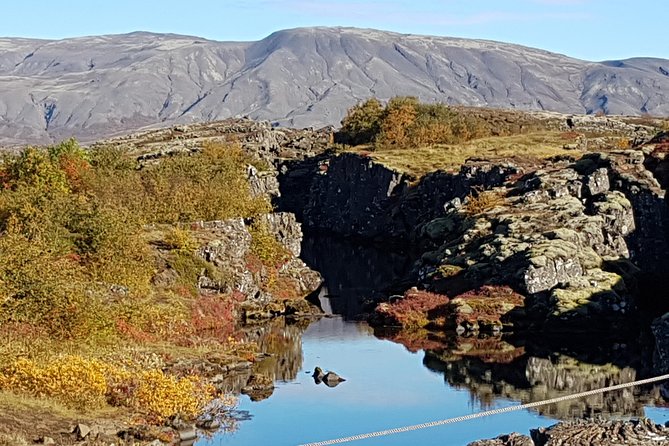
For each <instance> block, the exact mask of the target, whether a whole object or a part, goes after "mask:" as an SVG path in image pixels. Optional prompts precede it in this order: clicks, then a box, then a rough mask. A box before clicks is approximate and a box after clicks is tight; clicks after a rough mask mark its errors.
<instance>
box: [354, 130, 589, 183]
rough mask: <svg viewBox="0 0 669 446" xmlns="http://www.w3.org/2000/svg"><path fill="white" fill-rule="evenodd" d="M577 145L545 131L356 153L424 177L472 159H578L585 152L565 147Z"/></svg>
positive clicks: (568, 137) (361, 149)
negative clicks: (565, 157) (457, 142)
mask: <svg viewBox="0 0 669 446" xmlns="http://www.w3.org/2000/svg"><path fill="white" fill-rule="evenodd" d="M573 144H575V135H574V134H571V133H564V132H558V131H554V132H551V131H543V132H535V133H529V134H521V135H512V136H494V137H488V138H480V139H475V140H472V141H468V142H465V143H462V144H456V145H443V144H439V145H433V146H429V147H420V148H415V149H413V148H412V149H384V150H378V151H374V152H369V149H370V146H368V145H367V146H357V147H354V148H353V149H351V151H354V152H364V153H368V154H369V156H370V157H371V158H372V159H374V160H375V161H377V162H379V163H381V164H383V165H385V166H387V167H390V168H392V169H396V170H398V171H401V172H405V173H408V174H411V175H413V176H415V177H421V176H423V175H425V174H426V173H428V172H431V171H434V170H446V171H455V170H458V169H459V168H460V166H461V165H462V164H463V163H464V162H465V161H467V160H469V159H482V160H487V161H501V160H509V161H515V162H521V163H526V162H536V161H538V160H541V159H545V158H550V157H553V156H559V155H569V156H574V157H578V156H580V155H582V154H583V152H582V151H580V150H577V149H574V148H565V147H566V146H569V145H573Z"/></svg>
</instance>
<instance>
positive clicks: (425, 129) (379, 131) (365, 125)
mask: <svg viewBox="0 0 669 446" xmlns="http://www.w3.org/2000/svg"><path fill="white" fill-rule="evenodd" d="M521 129H522V126H519V127H518V130H517V131H521ZM502 133H513V131H511V130H510V129H505V128H502V126H500V125H499V123H498V122H496V121H494V119H492V118H491V117H490V116H488V117H486V116H481V115H478V114H474V113H465V112H463V111H461V110H458V109H456V108H453V107H449V106H448V105H446V104H425V103H421V102H420V101H419V100H418V99H417V98H415V97H411V96H397V97H394V98H392V99H390V100H389V101H388V103H387V104H386V105H385V106H383V105H381V103H380V102H379V101H378V100H377V99H375V98H372V99H369V100H367V101H365V102H363V103H360V104H358V105H355V106H354V107H352V108H351V109H349V111H348V113H347V115H346V116H345V117H344V119H343V120H342V128H341V130H340V131H339V132H338V133H337V139H338V140H339V141H340V142H343V143H346V144H352V145H358V144H368V143H374V146H373V147H374V148H376V149H377V150H384V149H394V148H397V149H404V148H409V147H416V146H425V145H434V144H457V143H461V142H465V141H469V140H471V139H474V138H481V137H485V136H492V135H500V134H502Z"/></svg>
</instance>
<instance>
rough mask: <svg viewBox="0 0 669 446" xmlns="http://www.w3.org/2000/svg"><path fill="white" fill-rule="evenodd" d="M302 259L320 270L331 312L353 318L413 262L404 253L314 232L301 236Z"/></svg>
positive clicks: (385, 292) (385, 293) (381, 295)
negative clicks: (302, 237)
mask: <svg viewBox="0 0 669 446" xmlns="http://www.w3.org/2000/svg"><path fill="white" fill-rule="evenodd" d="M324 253H327V254H324ZM302 259H303V260H304V261H305V262H306V263H307V264H308V265H309V266H310V267H311V268H313V269H315V270H316V271H318V272H320V273H321V274H322V276H323V278H324V279H325V286H326V287H327V291H328V295H329V296H330V304H331V305H332V312H333V313H335V314H341V315H343V316H344V317H345V318H346V319H355V318H356V317H357V316H359V315H360V314H362V313H366V312H368V311H370V310H371V309H372V308H373V307H374V303H375V302H378V301H380V300H381V299H383V298H387V296H388V293H389V292H390V288H391V287H392V286H393V284H394V283H396V282H397V281H398V279H401V278H403V277H405V276H406V274H407V272H408V271H409V270H410V268H411V266H412V263H413V259H412V258H411V257H410V256H408V255H406V254H405V253H396V252H391V251H388V250H387V249H380V248H378V247H373V246H363V245H361V244H359V243H352V242H349V241H346V240H342V239H335V238H332V237H327V236H314V235H311V236H306V237H305V238H304V240H303V242H302Z"/></svg>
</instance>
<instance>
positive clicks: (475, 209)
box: [463, 190, 505, 215]
mask: <svg viewBox="0 0 669 446" xmlns="http://www.w3.org/2000/svg"><path fill="white" fill-rule="evenodd" d="M504 202H505V196H504V193H503V192H501V191H497V190H480V191H473V192H471V193H470V194H469V195H468V196H467V199H466V200H465V203H464V206H463V210H464V212H465V213H466V214H468V215H477V214H480V213H482V212H485V211H488V210H490V209H493V208H495V207H497V206H501V205H502V204H504Z"/></svg>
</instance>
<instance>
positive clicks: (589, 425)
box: [469, 419, 669, 446]
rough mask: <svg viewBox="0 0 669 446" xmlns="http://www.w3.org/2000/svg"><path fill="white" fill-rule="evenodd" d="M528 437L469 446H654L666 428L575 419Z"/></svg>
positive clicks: (665, 438)
mask: <svg viewBox="0 0 669 446" xmlns="http://www.w3.org/2000/svg"><path fill="white" fill-rule="evenodd" d="M531 436H532V438H530V437H527V436H525V435H521V434H515V433H514V434H510V435H503V436H500V437H497V438H495V439H492V440H482V441H475V442H473V443H469V446H561V445H570V446H571V445H573V446H611V445H623V444H624V445H630V446H657V445H667V444H669V428H667V427H665V426H662V425H659V424H655V423H653V422H652V421H650V420H647V419H641V420H630V421H624V420H610V421H605V420H578V421H567V422H562V423H558V424H555V425H553V426H551V427H549V428H539V429H533V430H532V432H531Z"/></svg>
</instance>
